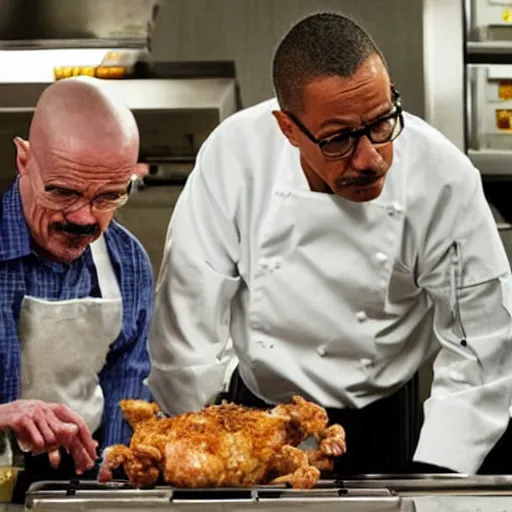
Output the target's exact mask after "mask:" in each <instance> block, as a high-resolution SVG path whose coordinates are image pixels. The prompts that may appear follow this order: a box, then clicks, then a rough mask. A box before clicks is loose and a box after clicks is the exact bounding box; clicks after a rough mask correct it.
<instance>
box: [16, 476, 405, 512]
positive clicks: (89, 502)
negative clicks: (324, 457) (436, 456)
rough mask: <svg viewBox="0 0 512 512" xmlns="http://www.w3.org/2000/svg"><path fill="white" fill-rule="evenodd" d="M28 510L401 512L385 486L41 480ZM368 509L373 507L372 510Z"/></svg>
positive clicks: (31, 492) (32, 492) (29, 498)
mask: <svg viewBox="0 0 512 512" xmlns="http://www.w3.org/2000/svg"><path fill="white" fill-rule="evenodd" d="M25 505H26V509H27V510H32V509H33V510H41V511H45V510H48V511H50V510H52V511H55V512H56V511H58V510H70V509H72V508H74V507H76V508H80V509H81V510H90V509H93V508H98V507H101V508H102V509H103V510H109V509H112V510H150V509H151V510H152V511H154V512H157V511H159V510H162V511H164V510H175V511H179V510H187V511H195V510H201V511H202V510H208V511H209V512H210V511H211V512H216V511H228V510H233V511H235V510H255V511H256V510H261V511H274V510H296V509H297V508H300V509H301V510H304V511H308V510H311V511H313V510H322V511H330V510H343V511H346V512H363V511H365V510H375V511H379V512H395V511H396V512H398V511H400V510H401V508H400V507H401V499H400V497H398V496H394V495H393V494H392V493H391V492H390V491H389V490H387V489H383V488H382V489H380V488H376V487H375V488H372V489H364V488H353V489H349V488H343V487H341V486H339V485H336V484H335V483H333V484H326V485H319V486H318V487H317V488H315V489H310V490H294V489H287V488H285V487H279V486H275V487H274V486H267V487H259V488H254V489H196V490H188V489H187V490H185V489H171V488H168V487H157V488H155V489H149V490H136V489H133V488H132V487H131V486H129V485H127V484H115V483H114V484H95V483H90V484H87V483H83V482H80V483H78V484H73V483H70V484H66V483H63V482H59V483H53V484H52V483H49V482H40V483H37V484H34V485H33V486H32V487H31V488H30V489H29V491H28V494H27V500H26V504H25ZM368 507H369V508H368Z"/></svg>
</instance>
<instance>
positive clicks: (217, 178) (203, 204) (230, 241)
mask: <svg viewBox="0 0 512 512" xmlns="http://www.w3.org/2000/svg"><path fill="white" fill-rule="evenodd" d="M220 137H221V136H220V135H218V134H215V133H214V136H213V137H210V139H209V140H208V141H207V142H206V143H205V145H203V147H202V149H201V151H200V152H199V154H198V158H197V160H196V166H195V168H194V170H193V171H192V173H191V174H190V175H189V177H188V180H187V183H186V186H185V187H184V190H183V192H182V193H181V195H180V197H179V200H178V202H177V204H176V207H175V209H174V212H173V216H172V219H171V222H170V225H169V230H168V233H167V240H166V246H165V251H164V256H163V262H162V267H161V270H160V275H159V279H158V283H157V290H156V299H155V312H154V321H153V326H152V331H151V334H150V340H149V350H150V358H151V372H150V376H149V379H148V385H149V387H150V389H151V392H152V393H153V395H154V397H155V399H156V401H157V402H158V403H159V404H160V406H161V407H162V408H163V409H164V410H165V412H166V413H168V414H171V415H174V414H179V413H182V412H185V411H191V410H199V409H200V408H201V407H203V406H204V405H205V404H208V403H211V402H212V401H213V400H214V399H215V397H216V396H217V395H218V394H219V392H220V391H221V389H222V387H223V384H224V378H225V375H226V370H227V368H228V364H229V362H230V360H232V359H231V357H230V356H231V355H232V354H231V352H230V350H229V341H230V310H231V301H232V298H233V296H234V295H235V293H236V292H237V290H238V286H239V282H240V277H239V276H238V275H237V265H236V262H237V261H238V251H239V236H238V230H237V226H236V220H235V218H236V210H237V208H238V202H237V197H236V196H237V188H238V186H237V182H238V180H239V171H240V165H239V164H238V162H237V161H236V159H235V158H234V156H233V154H232V152H231V150H230V149H229V150H228V148H227V146H228V143H226V145H224V144H223V142H222V140H219V139H220ZM230 145H232V143H230Z"/></svg>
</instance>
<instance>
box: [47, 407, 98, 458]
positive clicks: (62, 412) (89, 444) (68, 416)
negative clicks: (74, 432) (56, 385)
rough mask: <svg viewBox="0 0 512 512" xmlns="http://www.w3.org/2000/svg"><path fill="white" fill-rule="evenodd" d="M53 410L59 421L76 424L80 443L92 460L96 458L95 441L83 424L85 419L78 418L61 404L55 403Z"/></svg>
mask: <svg viewBox="0 0 512 512" xmlns="http://www.w3.org/2000/svg"><path fill="white" fill-rule="evenodd" d="M53 412H54V413H55V415H56V416H57V418H59V419H60V420H61V421H66V422H70V423H74V424H75V425H77V427H78V431H79V436H80V440H81V443H82V444H83V446H84V448H85V450H86V451H87V453H88V455H89V457H90V458H92V459H93V460H96V447H97V443H96V441H94V439H93V438H92V436H91V433H90V432H89V429H88V428H87V425H86V424H85V421H84V420H83V419H82V418H80V416H78V414H75V413H74V412H72V411H71V410H70V409H68V408H67V407H64V406H62V405H56V406H55V408H54V409H53Z"/></svg>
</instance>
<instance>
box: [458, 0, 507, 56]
mask: <svg viewBox="0 0 512 512" xmlns="http://www.w3.org/2000/svg"><path fill="white" fill-rule="evenodd" d="M465 10H466V12H467V16H466V37H467V40H468V43H469V45H470V48H471V50H472V51H474V52H476V53H487V52H489V53H494V52H495V51H496V50H497V51H500V50H504V49H505V47H506V46H509V50H508V51H510V49H512V2H511V1H510V0H465Z"/></svg>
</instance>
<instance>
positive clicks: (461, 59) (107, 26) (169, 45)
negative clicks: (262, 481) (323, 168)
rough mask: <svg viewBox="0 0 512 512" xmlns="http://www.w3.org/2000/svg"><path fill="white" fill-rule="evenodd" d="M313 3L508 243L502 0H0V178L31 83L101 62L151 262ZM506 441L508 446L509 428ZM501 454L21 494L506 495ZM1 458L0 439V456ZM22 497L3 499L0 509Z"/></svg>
mask: <svg viewBox="0 0 512 512" xmlns="http://www.w3.org/2000/svg"><path fill="white" fill-rule="evenodd" d="M319 10H333V11H340V12H342V13H344V14H347V15H349V16H352V17H354V19H356V20H357V21H360V22H361V23H362V24H363V25H364V26H365V28H367V30H368V31H369V32H370V33H371V34H372V36H373V37H374V38H375V41H376V43H377V44H378V45H379V46H380V48H381V49H382V51H383V53H384V55H385V56H386V59H387V63H388V65H389V69H390V73H391V75H392V77H393V80H394V83H395V85H396V86H397V87H398V89H399V90H400V93H401V97H402V103H403V106H404V108H405V109H406V110H407V111H409V112H411V113H413V114H415V115H417V116H419V117H421V118H423V119H425V120H426V121H427V122H429V123H430V124H431V125H433V126H434V127H436V128H437V129H438V130H440V131H441V132H442V133H443V134H444V135H445V136H446V137H448V139H450V140H451V142H452V143H453V144H455V145H456V146H457V147H458V148H459V149H460V150H462V151H464V152H465V153H466V154H467V155H468V156H469V158H470V159H471V161H472V162H473V163H474V165H475V166H476V167H477V168H478V169H479V170H480V172H481V174H482V180H483V184H484V192H485V194H486V197H487V200H488V201H489V204H490V206H491V208H492V211H493V214H494V216H495V219H496V224H497V227H498V230H499V232H500V235H501V238H502V241H503V243H504V246H505V249H506V251H507V254H508V256H509V259H510V258H512V206H511V205H512V203H511V202H510V198H509V196H510V194H511V193H512V139H511V138H510V137H512V107H511V105H512V103H511V102H512V1H510V0H286V1H283V0H160V1H159V0H79V1H78V0H77V1H75V2H70V1H65V0H37V1H34V0H32V1H31V0H0V13H1V14H0V154H1V156H2V160H3V162H4V164H3V166H2V170H1V172H0V190H1V191H2V192H4V191H5V190H6V189H7V187H8V186H9V185H10V184H11V183H12V181H13V179H14V177H15V173H16V170H15V169H16V166H15V148H14V145H13V143H12V141H13V138H14V137H15V136H18V135H20V136H23V137H27V135H28V129H29V124H30V120H31V117H32V113H33V111H34V108H35V105H36V102H37V100H38V98H39V96H40V94H41V93H42V91H43V90H44V89H45V88H46V87H47V86H48V85H49V84H50V83H52V82H54V81H55V80H57V79H59V78H64V77H67V76H73V75H76V74H92V75H95V76H97V77H100V78H103V79H104V86H105V87H106V88H107V90H109V91H110V92H112V93H113V94H115V95H117V96H119V97H121V98H122V99H123V100H124V101H125V102H126V103H127V105H128V106H129V108H130V109H131V110H132V112H133V113H134V115H135V118H136V120H137V123H138V126H139V130H140V135H141V148H140V162H142V163H145V164H147V165H148V168H149V173H148V174H147V176H146V177H144V178H140V179H138V180H137V182H136V184H135V187H134V190H133V191H132V193H131V197H130V200H129V202H128V203H127V204H126V205H125V206H124V207H123V208H121V209H120V210H119V211H118V212H117V214H116V219H117V220H118V221H119V222H120V223H121V224H123V225H124V226H126V227H127V228H128V229H129V230H130V231H131V232H132V233H133V234H134V235H135V236H136V237H137V238H138V239H139V240H140V241H141V242H142V244H143V246H144V247H145V249H146V251H147V253H148V255H149V257H150V260H151V263H152V266H153V271H154V274H155V276H156V275H158V271H159V269H160V265H161V259H162V253H163V249H164V242H165V237H166V232H167V228H168V224H169V219H170V218H171V214H172V212H173V208H174V205H175V203H176V201H177V199H178V197H179V195H180V193H181V191H182V189H183V186H184V183H185V181H186V179H187V176H188V174H189V173H190V171H191V170H192V168H193V166H194V162H195V158H196V155H197V153H198V151H199V149H200V147H201V145H202V144H203V142H204V141H205V139H206V138H207V137H208V135H209V134H210V133H211V132H212V131H213V130H214V129H215V127H216V126H218V125H219V123H221V122H222V121H223V120H224V119H226V118H227V117H229V116H230V115H232V114H233V113H235V112H237V111H239V110H240V109H242V108H245V107H249V106H251V105H254V104H256V103H258V102H260V101H263V100H265V99H267V98H269V97H271V96H272V85H271V80H270V62H271V58H272V52H273V50H274V47H275V45H276V44H277V42H278V40H279V38H280V36H281V35H282V33H283V32H284V31H285V30H286V29H287V28H288V27H289V26H290V25H291V24H292V23H293V22H295V21H297V20H298V19H300V18H301V17H303V16H305V15H307V14H309V13H311V12H314V11H319ZM431 380H432V361H430V362H429V363H428V364H425V365H424V367H423V368H422V370H421V371H420V373H419V376H418V389H417V391H418V397H417V400H418V402H419V403H422V402H423V401H424V400H425V399H426V398H427V397H428V394H429V391H430V384H431ZM405 435H406V434H405V433H404V436H405ZM507 435H508V437H509V438H510V437H512V433H510V432H508V433H507ZM1 448H2V450H0V451H4V452H5V451H6V450H8V447H7V446H5V445H4V446H2V447H1ZM502 449H503V450H504V452H506V451H507V450H512V439H507V440H504V442H503V445H502ZM508 457H510V460H511V462H510V466H509V467H510V474H500V475H476V476H468V475H462V474H435V475H427V474H425V475H423V474H416V475H371V474H368V475H355V476H354V477H353V478H350V479H346V480H320V482H319V484H318V485H317V486H316V487H315V488H314V489H309V490H298V489H289V488H286V487H285V486H269V487H265V486H263V487H257V488H253V489H203V490H190V489H173V488H169V487H165V486H159V487H157V488H153V489H136V488H134V487H133V486H131V485H130V484H129V483H127V482H118V481H117V482H113V483H108V484H107V483H102V484H100V483H97V482H91V481H87V482H85V481H70V482H39V483H37V484H35V485H33V486H32V487H31V488H30V490H29V492H28V494H27V499H26V503H25V507H26V509H27V510H31V509H34V510H40V511H48V512H50V511H58V510H74V509H77V510H84V511H86V510H104V511H110V510H155V511H164V510H175V511H177V510H190V511H192V510H212V511H216V510H219V511H220V510H224V511H228V510H233V511H238V510H244V511H250V510H256V511H257V510H265V511H279V510H292V509H296V508H301V509H303V510H325V511H327V510H329V511H330V510H333V511H334V510H339V511H347V512H358V511H361V512H362V511H366V510H378V511H382V512H384V511H386V512H387V511H389V512H392V511H403V512H406V511H411V512H413V511H418V512H423V511H429V512H430V511H442V510H454V511H458V510H461V511H462V510H464V511H475V512H476V511H485V512H487V511H505V510H511V511H512V452H508ZM504 458H505V459H506V458H507V456H506V455H504ZM4 460H6V459H5V453H4V454H0V466H1V465H2V464H3V461H4ZM1 485H2V483H1V481H0V495H1V492H2V491H1ZM23 509H24V507H23V506H21V505H12V504H8V503H0V512H1V511H2V510H6V511H18V510H23Z"/></svg>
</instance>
